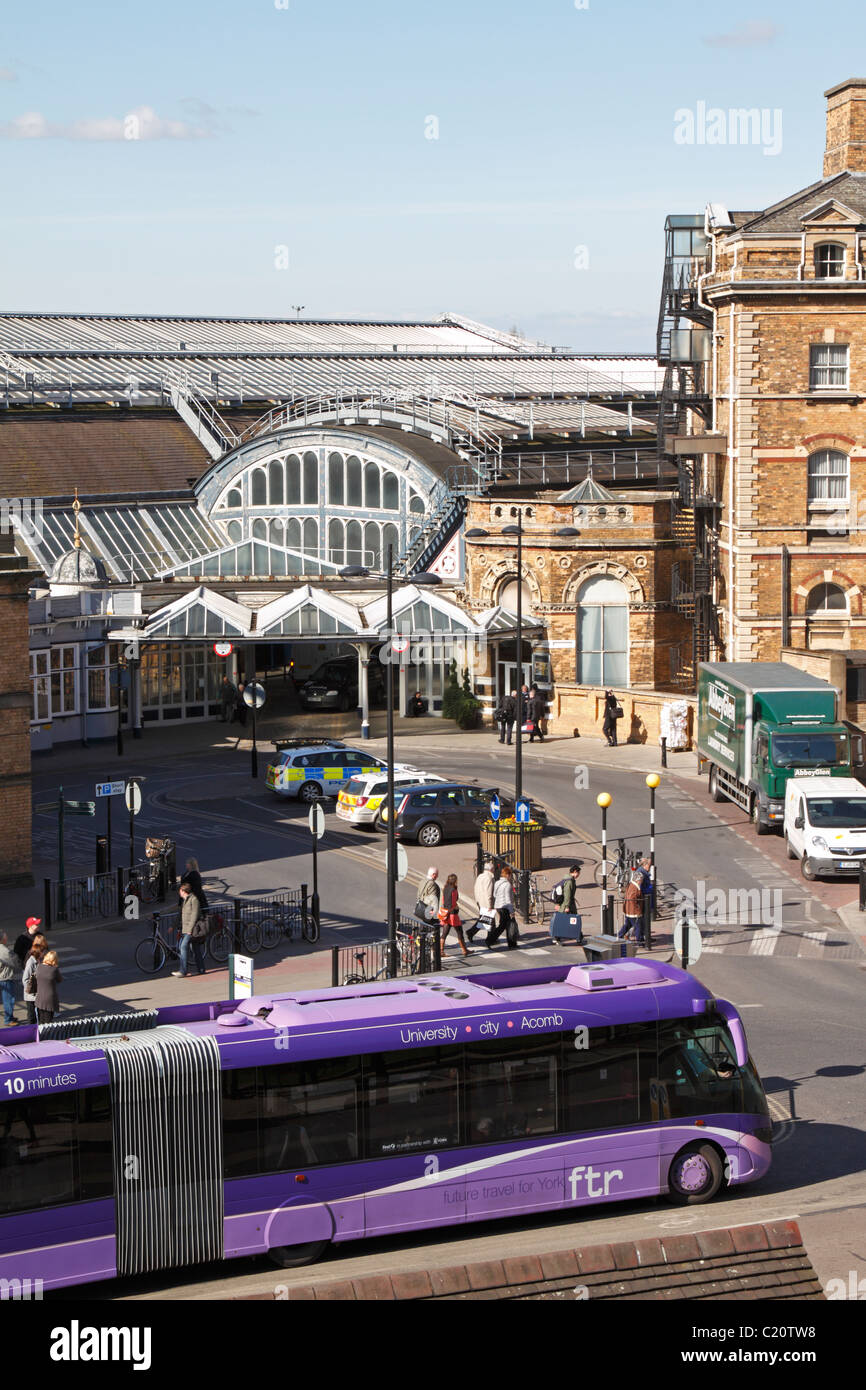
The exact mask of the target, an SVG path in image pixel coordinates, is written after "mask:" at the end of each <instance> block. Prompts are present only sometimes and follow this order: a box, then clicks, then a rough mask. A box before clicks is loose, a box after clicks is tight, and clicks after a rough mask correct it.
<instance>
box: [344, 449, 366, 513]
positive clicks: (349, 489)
mask: <svg viewBox="0 0 866 1390" xmlns="http://www.w3.org/2000/svg"><path fill="white" fill-rule="evenodd" d="M346 505H347V506H349V507H363V505H364V498H363V496H362V493H361V460H360V459H359V458H356V457H355V455H354V454H350V455H349V457H348V458H347V459H346Z"/></svg>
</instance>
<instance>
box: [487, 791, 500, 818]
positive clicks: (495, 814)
mask: <svg viewBox="0 0 866 1390" xmlns="http://www.w3.org/2000/svg"><path fill="white" fill-rule="evenodd" d="M501 812H502V807H501V806H500V804H499V797H498V796H491V798H490V819H491V820H499V816H500V814H501Z"/></svg>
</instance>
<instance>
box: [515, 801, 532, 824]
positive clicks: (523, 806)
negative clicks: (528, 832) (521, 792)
mask: <svg viewBox="0 0 866 1390" xmlns="http://www.w3.org/2000/svg"><path fill="white" fill-rule="evenodd" d="M514 819H515V820H516V821H517V824H518V825H526V823H527V822H528V821H529V820H530V819H531V817H530V814H529V802H528V801H526V800H524V798H523V797H521V798H520V800H519V801H518V803H517V805H516V806H515V808H514Z"/></svg>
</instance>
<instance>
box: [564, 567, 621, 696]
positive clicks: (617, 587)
mask: <svg viewBox="0 0 866 1390" xmlns="http://www.w3.org/2000/svg"><path fill="white" fill-rule="evenodd" d="M577 681H578V684H579V685H601V686H608V685H617V686H626V685H628V590H627V589H626V587H625V585H624V584H623V583H621V582H620V580H618V579H613V578H612V577H611V576H610V575H607V574H597V575H594V576H593V578H592V579H587V581H586V583H585V584H582V585H581V587H580V590H579V592H578V595H577Z"/></svg>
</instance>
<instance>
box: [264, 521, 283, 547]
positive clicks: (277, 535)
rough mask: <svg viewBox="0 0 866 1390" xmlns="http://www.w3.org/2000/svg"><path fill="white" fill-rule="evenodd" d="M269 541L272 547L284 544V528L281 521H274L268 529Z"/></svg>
mask: <svg viewBox="0 0 866 1390" xmlns="http://www.w3.org/2000/svg"><path fill="white" fill-rule="evenodd" d="M268 540H269V541H270V542H271V545H283V544H284V528H283V523H282V522H281V521H272V522H271V524H270V526H269V527H268Z"/></svg>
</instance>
